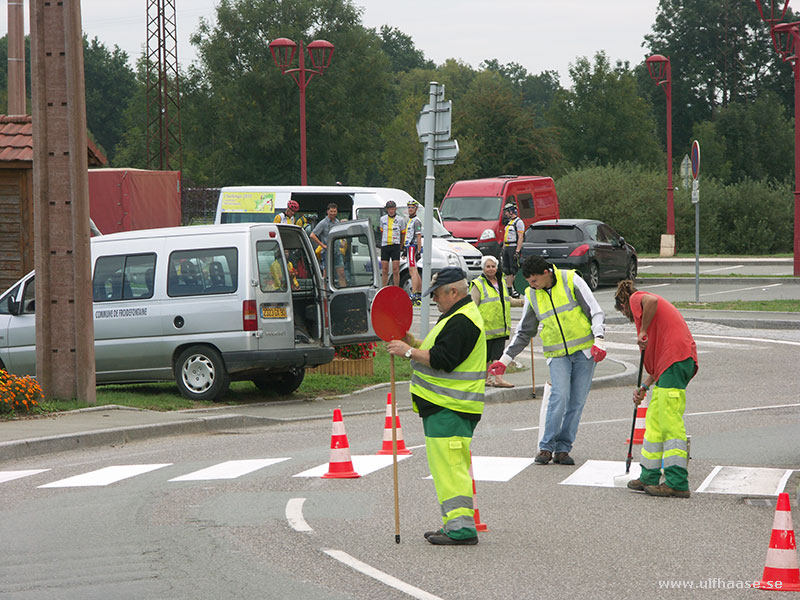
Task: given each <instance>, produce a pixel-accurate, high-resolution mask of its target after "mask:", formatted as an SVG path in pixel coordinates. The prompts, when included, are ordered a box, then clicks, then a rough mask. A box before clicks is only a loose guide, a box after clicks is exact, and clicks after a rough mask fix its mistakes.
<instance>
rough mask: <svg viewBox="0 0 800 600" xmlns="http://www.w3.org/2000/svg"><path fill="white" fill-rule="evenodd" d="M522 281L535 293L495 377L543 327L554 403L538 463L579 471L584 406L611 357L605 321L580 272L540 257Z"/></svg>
mask: <svg viewBox="0 0 800 600" xmlns="http://www.w3.org/2000/svg"><path fill="white" fill-rule="evenodd" d="M522 275H523V276H524V277H525V280H526V281H527V282H528V285H530V287H529V288H528V289H527V290H526V291H525V308H524V309H523V311H522V318H521V319H520V322H519V324H518V325H517V329H516V331H515V332H514V336H513V337H512V338H511V343H510V344H509V345H508V348H506V351H505V352H504V353H503V356H502V357H500V360H499V361H497V362H495V363H492V365H491V367H490V368H489V372H490V373H492V374H497V373H500V374H502V373H504V372H505V370H506V366H507V365H508V364H509V363H510V362H511V361H512V360H513V359H514V357H515V356H517V354H519V353H520V352H522V350H524V349H525V348H526V347H527V346H528V342H529V341H530V339H531V337H533V336H534V335H536V333H537V331H538V330H539V324H540V323H541V325H542V332H541V338H542V350H543V351H544V356H545V358H546V359H547V365H548V367H549V368H550V381H551V383H552V388H551V390H550V401H549V403H548V405H547V415H546V416H545V422H544V423H543V424H542V423H540V424H539V426H540V427H541V426H542V425H544V435H543V436H542V440H541V441H540V442H539V453H538V454H537V455H536V458H535V459H534V462H535V463H536V464H539V465H546V464H547V463H549V462H550V460H551V459H552V460H553V462H554V463H557V464H561V465H574V464H575V461H574V460H573V459H572V457H571V456H570V455H569V452H570V450H572V444H573V443H574V442H575V436H576V435H577V433H578V423H579V422H580V420H581V413H582V412H583V406H584V404H586V397H587V396H588V395H589V388H590V387H591V385H592V376H593V375H594V367H595V363H598V362H600V361H601V360H603V359H604V358H605V357H606V351H605V342H604V340H603V337H604V331H605V329H604V319H605V315H604V314H603V310H602V309H601V308H600V305H599V304H598V303H597V300H596V299H595V297H594V296H593V295H592V292H591V290H590V289H589V286H588V285H586V282H584V281H583V279H581V277H580V276H579V275H577V273H576V271H572V270H570V271H561V270H560V269H557V268H556V267H554V266H553V265H551V264H549V263H547V262H546V261H545V260H544V259H543V258H541V257H540V256H531V257H528V258H526V259H525V262H524V263H522Z"/></svg>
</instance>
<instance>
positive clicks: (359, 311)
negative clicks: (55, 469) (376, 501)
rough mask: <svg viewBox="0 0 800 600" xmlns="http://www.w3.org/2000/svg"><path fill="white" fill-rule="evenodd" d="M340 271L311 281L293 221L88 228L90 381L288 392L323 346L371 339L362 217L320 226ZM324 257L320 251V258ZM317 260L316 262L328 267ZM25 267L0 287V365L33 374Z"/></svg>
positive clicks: (323, 359)
mask: <svg viewBox="0 0 800 600" xmlns="http://www.w3.org/2000/svg"><path fill="white" fill-rule="evenodd" d="M330 243H332V244H333V246H332V247H339V248H341V249H342V255H343V258H344V261H343V262H344V269H345V277H344V278H339V277H334V278H333V281H323V279H322V274H321V271H320V269H319V266H318V264H317V261H316V260H315V258H314V255H313V249H312V246H311V241H310V240H309V238H308V235H307V234H306V233H305V231H303V230H302V229H301V228H299V227H295V226H294V225H276V224H272V223H270V224H254V223H241V224H233V225H224V226H216V225H206V226H199V227H175V228H168V229H152V230H140V231H128V232H123V233H115V234H111V235H104V236H100V237H95V238H92V240H91V249H92V273H93V275H92V280H93V300H94V302H93V313H94V334H95V364H96V370H97V382H98V383H99V384H100V383H130V382H145V381H168V380H172V379H174V380H175V381H176V383H177V384H178V388H179V389H180V391H181V394H183V395H184V396H185V397H187V398H190V399H193V400H218V399H220V398H221V397H222V396H223V395H224V394H225V391H226V390H227V388H228V384H229V383H230V381H231V380H250V381H252V382H253V383H254V384H255V385H256V386H257V387H258V388H259V389H262V390H277V391H279V392H280V393H284V394H288V393H291V392H292V391H294V390H295V389H297V388H298V387H299V385H300V383H301V382H302V381H303V376H304V374H305V368H306V367H313V366H316V365H320V364H324V363H327V362H330V361H331V360H332V359H333V354H334V349H333V345H339V344H346V343H352V342H362V341H372V340H376V339H377V337H376V336H375V332H374V331H373V329H372V324H371V320H370V318H369V312H368V311H369V307H370V305H371V303H372V298H373V297H374V295H375V293H376V291H377V289H378V287H379V285H380V281H379V279H378V274H377V273H376V272H375V270H370V271H367V270H365V269H364V264H370V265H371V264H374V262H375V261H376V260H377V255H376V251H375V245H374V242H373V239H372V234H371V232H370V224H369V222H368V221H350V222H347V223H342V224H340V225H337V226H335V227H333V228H331V233H330ZM331 260H332V259H331ZM330 267H331V265H328V268H327V269H326V272H327V273H332V272H334V271H335V270H334V269H331V268H330ZM34 287H35V286H34V273H33V272H31V273H29V274H28V275H26V276H25V277H23V278H22V279H21V280H20V281H19V282H17V283H16V284H15V285H14V286H12V287H11V289H9V290H8V291H6V292H5V293H4V294H2V296H0V367H1V368H3V369H6V370H8V371H9V372H10V373H15V374H19V375H35V373H36V332H35V314H34V311H35V298H34V293H35V290H34Z"/></svg>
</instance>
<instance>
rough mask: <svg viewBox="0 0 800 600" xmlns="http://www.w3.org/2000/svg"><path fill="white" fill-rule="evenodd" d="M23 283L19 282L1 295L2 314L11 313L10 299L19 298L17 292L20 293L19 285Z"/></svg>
mask: <svg viewBox="0 0 800 600" xmlns="http://www.w3.org/2000/svg"><path fill="white" fill-rule="evenodd" d="M21 285H22V284H21V283H18V284H17V285H15V286H14V287H13V288H11V289H10V290H8V291H7V292H6V293H5V294H3V295H2V296H0V315H8V314H11V313H9V312H8V299H9V298H14V300H16V299H17V294H18V293H19V286H21Z"/></svg>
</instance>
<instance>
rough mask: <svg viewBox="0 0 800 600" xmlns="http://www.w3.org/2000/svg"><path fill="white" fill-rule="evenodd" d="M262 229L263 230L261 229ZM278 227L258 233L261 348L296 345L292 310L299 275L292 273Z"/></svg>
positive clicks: (283, 347) (258, 321) (259, 343)
mask: <svg viewBox="0 0 800 600" xmlns="http://www.w3.org/2000/svg"><path fill="white" fill-rule="evenodd" d="M261 231H262V230H259V233H260V232H261ZM276 233H277V230H275V229H272V228H270V230H269V237H267V236H264V237H263V238H261V237H257V238H256V240H255V247H256V269H257V270H256V273H257V274H258V280H257V282H256V285H255V298H256V301H255V304H256V315H255V318H256V319H257V326H256V324H255V323H254V324H253V326H254V327H253V329H254V330H256V331H261V332H262V335H261V336H260V337H259V338H258V348H259V350H276V351H277V350H281V349H289V348H294V342H295V333H294V315H293V314H292V288H293V287H294V286H296V283H297V279H296V277H295V275H293V274H292V275H290V274H289V273H288V265H287V260H286V253H285V251H284V248H283V245H282V244H281V240H280V236H278V235H275V234H276Z"/></svg>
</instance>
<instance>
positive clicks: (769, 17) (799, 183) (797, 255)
mask: <svg viewBox="0 0 800 600" xmlns="http://www.w3.org/2000/svg"><path fill="white" fill-rule="evenodd" d="M781 5H783V8H781ZM756 6H757V7H758V14H760V15H761V19H762V20H763V21H764V22H765V23H766V24H767V25H769V34H770V36H771V37H772V45H773V46H774V47H775V50H776V51H777V52H778V54H779V55H780V57H781V58H782V59H783V60H784V61H786V62H790V63H792V73H793V75H794V276H795V277H800V60H798V50H800V44H798V42H800V22H796V23H781V22H780V21H781V20H782V19H783V17H784V15H785V14H786V10H787V9H788V8H789V0H770V1H769V13H766V14H765V10H764V6H762V1H761V0H756Z"/></svg>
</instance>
